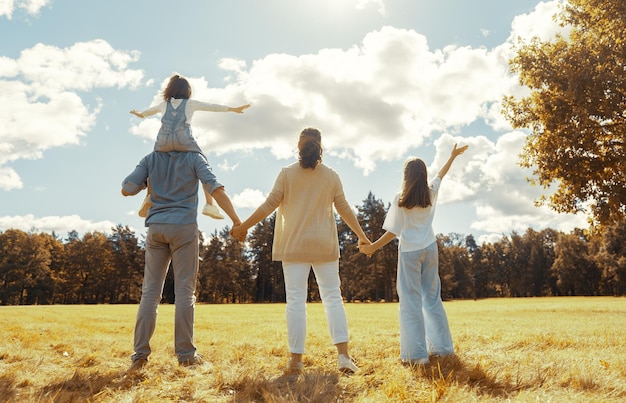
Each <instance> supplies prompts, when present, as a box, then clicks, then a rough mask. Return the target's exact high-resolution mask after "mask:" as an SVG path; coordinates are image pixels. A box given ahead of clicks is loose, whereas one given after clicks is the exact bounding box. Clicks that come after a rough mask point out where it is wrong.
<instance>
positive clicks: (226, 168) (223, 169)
mask: <svg viewBox="0 0 626 403" xmlns="http://www.w3.org/2000/svg"><path fill="white" fill-rule="evenodd" d="M217 167H218V168H219V169H220V171H221V172H232V171H234V170H236V169H237V167H239V163H235V164H232V165H231V164H229V163H228V160H226V159H225V160H224V161H222V163H221V164H218V165H217Z"/></svg>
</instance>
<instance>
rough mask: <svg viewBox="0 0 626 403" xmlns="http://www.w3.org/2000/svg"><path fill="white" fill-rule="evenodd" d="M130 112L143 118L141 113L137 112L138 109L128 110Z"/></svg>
mask: <svg viewBox="0 0 626 403" xmlns="http://www.w3.org/2000/svg"><path fill="white" fill-rule="evenodd" d="M130 113H132V114H133V115H135V116H137V117H138V118H142V119H143V118H144V115H143V113H141V112H139V111H138V110H135V109H133V110H132V111H130Z"/></svg>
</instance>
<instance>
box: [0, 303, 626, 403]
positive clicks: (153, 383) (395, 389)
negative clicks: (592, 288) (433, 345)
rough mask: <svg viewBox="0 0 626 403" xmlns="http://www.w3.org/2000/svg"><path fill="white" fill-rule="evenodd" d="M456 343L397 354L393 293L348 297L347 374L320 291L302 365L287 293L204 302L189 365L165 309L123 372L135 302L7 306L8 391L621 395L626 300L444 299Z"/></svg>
mask: <svg viewBox="0 0 626 403" xmlns="http://www.w3.org/2000/svg"><path fill="white" fill-rule="evenodd" d="M445 307H446V310H447V312H448V317H449V321H450V327H451V330H452V336H453V338H454V341H455V347H456V350H457V355H456V356H455V357H444V358H441V359H432V361H431V364H430V365H427V366H424V367H419V368H409V367H405V366H402V365H401V364H400V363H399V360H398V354H399V350H398V349H399V340H398V319H397V310H398V305H397V304H391V303H389V304H346V310H347V313H348V320H349V323H350V332H351V343H350V349H351V354H352V355H353V356H354V357H355V358H356V359H357V360H358V364H359V366H360V367H361V372H360V373H358V374H356V375H352V376H344V375H340V374H339V373H338V372H337V371H336V369H335V359H336V355H335V354H336V353H335V350H334V347H333V346H332V345H331V342H330V340H329V336H328V330H327V327H326V319H325V317H324V312H323V307H322V305H321V304H309V306H308V313H309V319H308V327H309V331H308V338H307V354H306V355H305V357H304V362H305V365H306V370H305V372H304V373H303V374H302V375H300V376H293V375H286V374H285V373H284V371H283V369H284V366H285V364H286V360H287V358H288V353H287V345H286V344H287V336H286V326H285V317H284V309H285V306H284V304H271V305H198V306H197V309H196V345H197V346H198V351H199V353H201V354H202V355H203V356H204V357H205V358H206V359H207V360H208V361H209V363H207V364H206V365H203V366H201V367H198V368H181V367H179V366H178V365H177V361H176V358H175V357H174V354H173V306H170V305H162V306H161V307H160V309H159V318H158V323H157V330H156V333H155V336H154V337H153V340H152V347H153V354H152V356H151V357H150V361H149V363H148V365H147V366H146V368H145V370H144V371H142V372H140V373H139V374H137V375H134V376H128V375H126V369H127V368H128V366H129V364H130V358H129V357H130V354H131V353H132V351H131V350H132V338H133V327H134V320H135V314H136V311H137V306H136V305H132V306H129V305H94V306H27V307H24V306H20V307H1V308H0V337H1V338H0V340H2V343H1V344H0V401H2V402H87V401H89V402H154V401H179V402H252V401H254V402H295V401H298V402H300V401H302V402H320V403H321V402H324V403H325V402H372V403H373V402H376V403H378V402H435V401H437V402H479V401H480V402H483V401H487V402H489V401H492V402H497V401H512V402H531V401H532V402H537V401H540V402H543V401H551V402H590V401H594V402H600V401H601V402H619V401H625V400H626V338H625V336H624V335H625V334H626V299H625V298H608V297H594V298H583V297H580V298H578V297H574V298H535V299H489V300H480V301H453V302H446V303H445Z"/></svg>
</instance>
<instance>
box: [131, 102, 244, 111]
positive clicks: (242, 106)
mask: <svg viewBox="0 0 626 403" xmlns="http://www.w3.org/2000/svg"><path fill="white" fill-rule="evenodd" d="M249 107H250V104H245V105H241V106H238V107H236V108H231V107H228V112H235V113H243V111H245V110H246V109H248V108H249ZM131 113H132V111H131Z"/></svg>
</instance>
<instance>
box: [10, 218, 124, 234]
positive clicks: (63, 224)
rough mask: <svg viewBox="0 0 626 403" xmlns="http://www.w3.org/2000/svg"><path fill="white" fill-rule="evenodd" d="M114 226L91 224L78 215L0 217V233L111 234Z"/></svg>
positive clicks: (111, 224)
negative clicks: (11, 230)
mask: <svg viewBox="0 0 626 403" xmlns="http://www.w3.org/2000/svg"><path fill="white" fill-rule="evenodd" d="M115 226H116V224H115V223H113V222H111V221H98V222H93V221H89V220H85V219H83V218H80V217H79V216H78V215H69V216H63V217H61V216H47V217H39V218H37V217H35V216H34V215H32V214H27V215H23V216H4V217H0V231H5V230H7V229H10V228H14V229H19V230H22V231H30V230H33V229H34V230H35V232H52V231H54V232H56V233H57V234H58V235H63V234H67V233H69V232H70V231H76V232H78V233H79V234H84V233H86V232H94V231H98V232H102V233H106V234H110V233H111V228H114V227H115Z"/></svg>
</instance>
